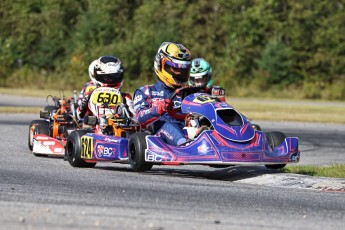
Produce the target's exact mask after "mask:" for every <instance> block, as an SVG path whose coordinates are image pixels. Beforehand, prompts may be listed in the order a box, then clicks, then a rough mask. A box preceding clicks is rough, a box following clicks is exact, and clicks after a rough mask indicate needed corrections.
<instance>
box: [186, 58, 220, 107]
mask: <svg viewBox="0 0 345 230" xmlns="http://www.w3.org/2000/svg"><path fill="white" fill-rule="evenodd" d="M212 76H213V72H212V67H211V66H210V64H209V63H208V62H207V61H206V60H205V59H203V58H195V59H193V60H192V66H191V69H190V76H189V80H188V85H189V86H190V87H205V91H206V92H205V93H208V94H210V95H212V96H215V97H218V98H219V99H220V100H222V101H225V89H224V88H222V87H220V86H213V85H212V84H213V80H212Z"/></svg>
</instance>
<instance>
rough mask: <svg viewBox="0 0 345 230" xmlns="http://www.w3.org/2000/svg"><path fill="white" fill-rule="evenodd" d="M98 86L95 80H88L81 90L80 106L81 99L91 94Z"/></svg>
mask: <svg viewBox="0 0 345 230" xmlns="http://www.w3.org/2000/svg"><path fill="white" fill-rule="evenodd" d="M96 87H97V86H96V85H95V84H94V83H93V81H88V82H86V83H85V85H84V87H83V89H82V90H81V91H80V94H79V97H78V106H80V105H81V101H82V100H83V98H84V97H85V96H86V95H87V94H89V93H90V92H91V91H92V90H94V89H95V88H96Z"/></svg>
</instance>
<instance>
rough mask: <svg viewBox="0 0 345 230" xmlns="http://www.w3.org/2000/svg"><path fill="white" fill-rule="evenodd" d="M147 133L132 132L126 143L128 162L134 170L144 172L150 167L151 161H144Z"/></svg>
mask: <svg viewBox="0 0 345 230" xmlns="http://www.w3.org/2000/svg"><path fill="white" fill-rule="evenodd" d="M146 136H147V133H145V132H139V133H134V134H133V135H132V136H131V137H130V139H129V143H128V162H129V164H130V165H131V167H132V169H133V170H134V171H135V172H144V171H148V170H150V169H151V168H152V166H153V163H151V162H146V161H145V149H146V147H147V146H146V139H145V137H146Z"/></svg>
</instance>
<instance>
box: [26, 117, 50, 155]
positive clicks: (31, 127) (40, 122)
mask: <svg viewBox="0 0 345 230" xmlns="http://www.w3.org/2000/svg"><path fill="white" fill-rule="evenodd" d="M37 125H46V126H48V127H49V121H46V120H33V121H31V122H30V125H29V135H28V147H29V149H30V151H32V144H33V143H32V140H33V137H34V130H35V128H36V126H37Z"/></svg>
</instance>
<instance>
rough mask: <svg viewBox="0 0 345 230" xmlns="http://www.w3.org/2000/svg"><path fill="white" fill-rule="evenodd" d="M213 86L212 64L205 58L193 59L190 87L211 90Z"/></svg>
mask: <svg viewBox="0 0 345 230" xmlns="http://www.w3.org/2000/svg"><path fill="white" fill-rule="evenodd" d="M212 84H213V82H212V68H211V66H210V64H209V63H208V62H207V61H205V59H203V58H196V59H193V60H192V67H191V69H190V76H189V80H188V85H189V86H196V87H206V88H211V87H212Z"/></svg>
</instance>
